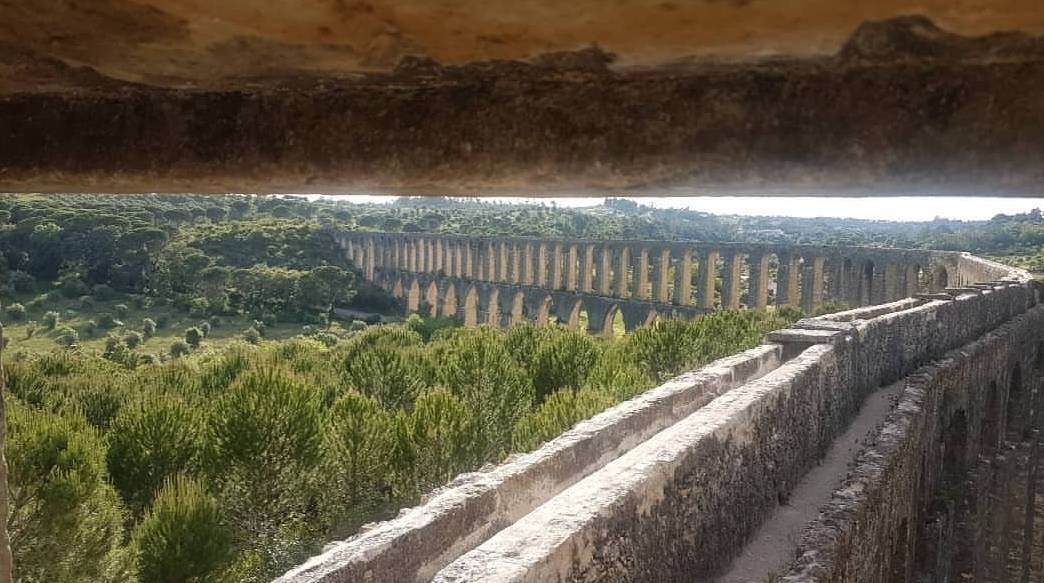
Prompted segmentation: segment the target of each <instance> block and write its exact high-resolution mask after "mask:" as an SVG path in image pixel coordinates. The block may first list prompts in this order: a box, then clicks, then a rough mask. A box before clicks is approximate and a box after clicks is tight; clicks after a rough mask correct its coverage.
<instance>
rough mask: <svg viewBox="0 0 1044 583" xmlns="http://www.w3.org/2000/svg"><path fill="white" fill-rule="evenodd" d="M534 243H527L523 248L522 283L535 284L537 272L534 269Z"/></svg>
mask: <svg viewBox="0 0 1044 583" xmlns="http://www.w3.org/2000/svg"><path fill="white" fill-rule="evenodd" d="M533 260H534V257H533V244H532V243H526V245H525V247H523V248H522V285H533V281H534V279H535V277H534V276H535V275H536V274H535V273H534V271H533V267H534V266H533V263H534V261H533Z"/></svg>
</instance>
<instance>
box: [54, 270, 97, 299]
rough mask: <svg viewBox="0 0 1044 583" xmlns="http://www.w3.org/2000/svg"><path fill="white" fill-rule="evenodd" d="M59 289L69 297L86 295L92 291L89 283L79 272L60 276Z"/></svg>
mask: <svg viewBox="0 0 1044 583" xmlns="http://www.w3.org/2000/svg"><path fill="white" fill-rule="evenodd" d="M58 291H60V292H61V293H62V295H63V296H65V297H67V298H75V297H79V296H86V295H87V294H88V293H90V289H88V288H87V284H86V283H84V282H83V280H82V279H80V275H79V274H77V273H67V274H65V275H63V276H61V277H59V278H58Z"/></svg>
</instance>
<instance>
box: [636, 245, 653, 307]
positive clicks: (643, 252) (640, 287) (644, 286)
mask: <svg viewBox="0 0 1044 583" xmlns="http://www.w3.org/2000/svg"><path fill="white" fill-rule="evenodd" d="M635 263H636V265H635V266H634V269H635V272H636V273H635V276H634V288H635V289H634V295H635V297H636V298H638V299H639V300H646V301H648V300H649V296H650V295H651V294H650V293H649V292H650V290H649V250H648V249H646V248H645V247H642V248H641V249H639V250H638V257H637V261H636V262H635Z"/></svg>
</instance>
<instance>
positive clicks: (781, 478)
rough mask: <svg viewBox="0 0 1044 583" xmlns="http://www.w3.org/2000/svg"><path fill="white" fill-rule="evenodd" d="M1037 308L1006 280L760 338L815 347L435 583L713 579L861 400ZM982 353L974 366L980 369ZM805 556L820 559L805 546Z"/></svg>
mask: <svg viewBox="0 0 1044 583" xmlns="http://www.w3.org/2000/svg"><path fill="white" fill-rule="evenodd" d="M1036 302H1037V297H1036V295H1035V291H1034V290H1033V289H1032V287H1031V286H1030V284H1027V283H1024V282H1023V283H1014V282H1012V283H1010V284H1003V285H997V286H995V287H994V288H992V289H990V290H979V289H975V290H974V291H967V292H958V293H957V295H956V296H955V297H953V298H952V299H950V300H949V301H946V300H935V301H930V302H927V303H924V304H922V305H918V306H914V307H912V308H910V309H906V310H902V311H895V312H889V313H885V314H883V315H879V316H876V317H874V318H872V319H870V320H866V321H863V320H854V321H850V322H838V323H836V325H835V326H833V327H832V328H833V330H832V329H831V326H828V325H827V324H826V323H824V321H816V322H813V323H810V324H808V329H802V327H798V328H797V329H795V330H791V331H782V332H779V333H777V334H774V335H772V336H770V339H771V338H775V339H778V340H780V341H787V342H789V341H794V342H799V343H800V342H802V339H801V335H802V334H805V335H807V336H808V338H806V339H805V340H804V341H805V342H809V343H817V344H815V345H813V346H811V347H810V348H807V349H805V350H804V351H803V352H802V353H801V354H800V355H799V356H797V357H796V358H794V359H792V360H790V361H789V362H787V363H786V364H784V365H783V366H781V367H780V368H778V369H776V370H774V371H773V372H771V373H769V374H768V375H766V376H764V377H762V378H761V379H758V380H755V381H752V382H749V383H747V384H745V385H743V386H741V387H739V388H737V389H734V390H733V391H730V392H729V393H727V394H726V395H724V396H722V397H719V398H718V399H715V400H714V401H713V402H711V403H709V404H708V405H706V406H705V407H703V408H702V409H700V410H698V411H696V412H695V413H693V414H692V415H690V416H689V417H687V418H686V419H684V420H682V421H680V422H678V423H676V424H675V425H673V426H671V427H670V428H668V429H666V430H664V431H663V432H661V433H659V434H657V435H656V436H654V437H652V438H651V439H649V440H647V441H646V442H644V443H643V444H641V445H640V446H638V447H636V448H635V449H633V450H631V451H630V452H628V453H627V454H625V455H623V456H621V457H620V458H618V459H616V460H614V461H613V462H611V463H609V464H608V465H606V466H605V467H604V468H602V469H601V470H600V471H598V472H596V473H594V474H592V475H590V476H588V477H587V478H585V479H584V480H582V481H580V482H579V483H578V484H576V485H575V486H573V487H571V488H569V489H568V490H566V491H564V492H563V493H562V494H560V495H558V496H556V497H555V498H553V499H552V500H550V501H548V502H547V503H545V504H544V505H543V506H541V507H540V508H538V509H537V510H535V511H534V512H532V513H530V514H529V515H527V516H526V517H524V518H523V519H522V520H520V521H518V522H516V523H515V524H514V525H512V526H511V527H509V528H507V529H505V530H502V531H501V532H500V533H498V534H497V535H496V536H494V537H493V538H491V539H490V540H489V541H487V542H486V543H484V544H483V545H480V546H479V547H477V548H476V549H474V550H473V551H471V552H469V553H468V554H466V555H464V556H463V557H461V558H460V559H458V560H457V561H455V562H454V563H452V564H450V565H449V566H448V567H447V568H446V569H444V570H443V571H442V572H441V573H440V574H439V575H438V576H437V577H436V579H435V580H436V581H443V582H449V581H596V580H597V581H654V580H664V581H669V580H680V579H683V578H686V579H695V580H702V579H707V578H712V577H714V576H715V575H717V574H718V573H720V572H721V570H722V569H723V568H724V567H725V566H726V565H727V564H728V563H729V562H730V560H731V559H732V557H734V556H735V554H736V552H737V551H738V550H739V549H741V548H742V547H743V544H744V543H745V541H746V540H747V539H748V537H750V536H751V534H752V533H753V532H754V530H755V529H756V528H757V526H758V525H759V524H760V522H761V521H762V520H763V519H764V518H766V517H767V516H768V515H769V514H770V513H771V512H772V511H773V510H774V509H775V508H776V506H777V505H778V504H779V503H780V502H781V501H784V500H786V498H787V495H788V493H789V492H790V490H791V489H792V488H793V486H794V485H795V484H796V482H797V481H798V480H799V479H800V478H801V477H802V476H803V475H804V474H805V473H806V471H807V470H808V469H809V468H810V467H811V466H812V465H814V464H815V463H817V460H818V459H819V458H820V457H821V456H822V454H823V453H824V452H825V450H826V448H828V447H829V445H830V444H831V443H832V441H833V439H834V438H835V437H836V436H837V435H838V434H839V433H840V431H841V430H842V429H843V428H844V427H845V426H846V425H847V423H848V421H849V420H850V419H851V418H852V417H853V415H854V414H855V412H856V411H858V409H859V406H860V404H861V403H862V401H863V399H864V398H865V396H866V395H867V394H868V393H869V392H871V391H873V390H875V389H876V388H877V387H879V386H881V385H883V384H886V383H891V382H894V381H896V380H898V379H900V378H902V377H903V376H904V375H907V374H909V373H911V372H912V371H914V370H916V369H917V368H918V367H920V366H922V365H924V364H926V363H927V362H928V361H930V360H932V359H937V358H942V357H944V355H946V353H947V352H948V351H950V350H953V349H955V348H958V347H963V346H964V345H966V344H969V343H975V342H977V341H978V339H979V338H980V337H983V336H984V335H985V334H988V333H990V331H991V330H995V329H998V328H999V327H1002V326H1003V325H1004V323H1005V322H1007V321H1014V322H1018V324H1015V325H1014V326H1017V328H1016V329H1015V330H1014V331H1012V332H1007V333H1006V332H1004V330H1006V328H1001V331H1000V332H998V333H999V334H1005V333H1006V334H1008V336H1009V337H1010V336H1011V335H1016V334H1018V335H1022V336H1021V338H1024V339H1027V340H1031V339H1037V340H1039V339H1040V337H1041V336H1042V334H1044V332H1042V330H1041V327H1040V317H1041V316H1040V308H1036V307H1032V306H1034V305H1035V304H1036ZM1027 310H1029V312H1027ZM1013 318H1014V319H1015V320H1012V319H1013ZM784 354H786V350H784ZM994 357H995V355H991V354H983V355H982V356H980V357H978V358H975V359H973V360H974V361H975V362H977V363H979V366H987V367H988V366H991V365H992V363H993V361H994ZM972 421H976V420H975V419H972ZM914 451H916V448H914ZM883 500H884V502H882V503H883V504H891V505H897V507H902V508H905V507H908V506H909V504H910V502H909V500H907V499H904V498H902V497H900V498H897V499H894V500H891V499H884V498H883ZM890 508H891V507H890ZM900 512H901V511H896V513H900ZM907 524H909V525H913V524H914V522H913V521H908V522H907ZM881 532H883V531H878V532H877V534H869V535H867V536H869V537H870V538H871V539H872V540H874V541H877V542H878V545H879V546H880V545H881V544H884V542H885V541H888V540H891V539H890V538H889V537H887V536H883V535H881ZM810 552H812V553H813V554H814V555H815V554H819V553H823V552H825V551H824V549H821V548H820V547H819V546H815V545H814V546H813V550H811V551H810ZM851 552H852V553H855V554H859V555H860V557H862V555H861V554H860V553H856V552H855V551H851ZM862 560H864V561H865V562H866V564H868V565H878V563H879V562H880V561H878V560H877V559H875V558H872V557H866V558H862ZM851 580H852V581H864V580H867V581H869V580H872V579H860V578H859V577H855V578H853V579H851ZM880 580H882V581H887V580H892V579H888V578H887V577H884V578H882V579H880ZM900 580H901V579H900Z"/></svg>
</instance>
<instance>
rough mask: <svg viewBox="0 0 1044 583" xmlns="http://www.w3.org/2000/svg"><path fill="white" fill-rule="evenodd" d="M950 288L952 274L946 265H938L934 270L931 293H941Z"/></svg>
mask: <svg viewBox="0 0 1044 583" xmlns="http://www.w3.org/2000/svg"><path fill="white" fill-rule="evenodd" d="M948 287H950V273H949V272H948V271H947V270H946V266H945V265H936V266H935V268H934V269H932V281H931V288H930V289H931V291H933V292H940V291H943V290H944V289H946V288H948Z"/></svg>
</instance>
